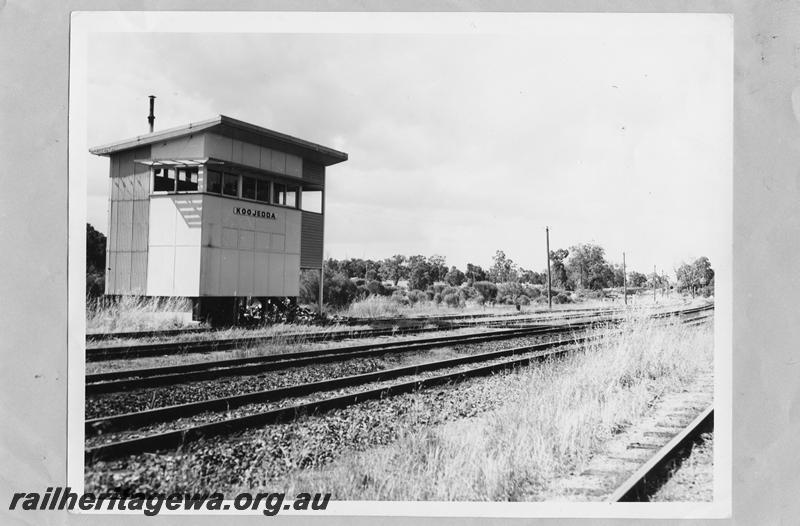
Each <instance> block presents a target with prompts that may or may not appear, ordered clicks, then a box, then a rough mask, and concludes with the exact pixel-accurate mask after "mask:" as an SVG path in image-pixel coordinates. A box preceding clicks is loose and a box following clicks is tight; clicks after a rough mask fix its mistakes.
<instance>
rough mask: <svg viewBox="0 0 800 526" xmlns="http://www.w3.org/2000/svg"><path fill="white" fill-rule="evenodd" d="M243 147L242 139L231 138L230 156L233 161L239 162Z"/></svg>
mask: <svg viewBox="0 0 800 526" xmlns="http://www.w3.org/2000/svg"><path fill="white" fill-rule="evenodd" d="M243 147H244V143H243V142H242V141H239V140H236V139H234V140H233V157H232V158H231V159H232V160H233V162H235V163H240V164H241V162H242V150H243Z"/></svg>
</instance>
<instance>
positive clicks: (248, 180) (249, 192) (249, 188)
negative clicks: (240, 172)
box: [242, 176, 257, 199]
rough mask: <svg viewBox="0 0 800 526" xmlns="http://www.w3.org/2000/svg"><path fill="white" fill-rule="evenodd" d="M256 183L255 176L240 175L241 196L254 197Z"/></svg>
mask: <svg viewBox="0 0 800 526" xmlns="http://www.w3.org/2000/svg"><path fill="white" fill-rule="evenodd" d="M256 183H257V181H256V180H255V178H253V177H246V176H242V197H243V198H244V199H255V198H256Z"/></svg>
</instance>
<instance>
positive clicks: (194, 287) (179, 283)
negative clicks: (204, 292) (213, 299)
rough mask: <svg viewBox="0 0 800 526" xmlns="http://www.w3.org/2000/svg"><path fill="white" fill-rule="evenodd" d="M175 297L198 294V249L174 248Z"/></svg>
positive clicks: (195, 247)
mask: <svg viewBox="0 0 800 526" xmlns="http://www.w3.org/2000/svg"><path fill="white" fill-rule="evenodd" d="M174 279H175V287H174V290H173V295H175V296H198V295H199V294H200V247H199V246H193V247H175V278H174Z"/></svg>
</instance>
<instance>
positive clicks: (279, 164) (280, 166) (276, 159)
mask: <svg viewBox="0 0 800 526" xmlns="http://www.w3.org/2000/svg"><path fill="white" fill-rule="evenodd" d="M271 165H272V168H271V170H272V171H273V172H278V173H281V174H285V173H286V154H285V153H283V152H278V151H275V150H273V151H272V163H271Z"/></svg>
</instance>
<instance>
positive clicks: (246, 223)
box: [234, 203, 256, 230]
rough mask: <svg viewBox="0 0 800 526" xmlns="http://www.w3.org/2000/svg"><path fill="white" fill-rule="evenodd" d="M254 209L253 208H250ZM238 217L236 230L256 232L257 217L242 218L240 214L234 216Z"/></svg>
mask: <svg viewBox="0 0 800 526" xmlns="http://www.w3.org/2000/svg"><path fill="white" fill-rule="evenodd" d="M243 204H244V203H243ZM248 208H252V207H248ZM234 217H236V228H238V229H240V230H255V229H256V218H255V217H252V216H250V217H248V216H241V215H238V214H234Z"/></svg>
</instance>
